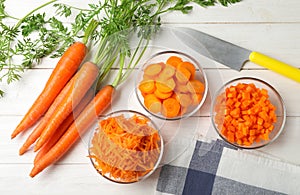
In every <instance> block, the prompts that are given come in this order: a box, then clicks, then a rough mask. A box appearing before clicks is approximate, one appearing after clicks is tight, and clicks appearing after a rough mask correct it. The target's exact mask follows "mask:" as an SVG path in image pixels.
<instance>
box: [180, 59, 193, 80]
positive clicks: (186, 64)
mask: <svg viewBox="0 0 300 195" xmlns="http://www.w3.org/2000/svg"><path fill="white" fill-rule="evenodd" d="M181 67H183V68H185V69H187V70H188V71H189V72H190V73H191V79H195V74H196V68H195V66H194V64H192V63H191V62H187V61H184V62H181V63H179V64H178V67H177V68H178V69H179V70H180V69H181Z"/></svg>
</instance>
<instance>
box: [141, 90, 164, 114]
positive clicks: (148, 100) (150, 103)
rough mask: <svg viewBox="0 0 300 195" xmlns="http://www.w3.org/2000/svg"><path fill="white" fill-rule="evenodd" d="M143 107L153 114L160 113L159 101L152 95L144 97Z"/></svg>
mask: <svg viewBox="0 0 300 195" xmlns="http://www.w3.org/2000/svg"><path fill="white" fill-rule="evenodd" d="M144 105H145V106H146V108H147V109H148V110H149V111H151V112H153V113H159V112H160V111H161V101H160V100H159V99H158V98H157V97H156V96H155V95H154V94H148V95H146V96H145V98H144Z"/></svg>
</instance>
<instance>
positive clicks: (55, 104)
mask: <svg viewBox="0 0 300 195" xmlns="http://www.w3.org/2000/svg"><path fill="white" fill-rule="evenodd" d="M75 79H76V78H75V76H74V77H72V79H71V80H70V81H69V82H68V83H67V84H66V86H65V87H64V88H63V90H62V91H61V92H60V93H59V95H58V96H57V97H56V98H55V100H54V102H53V103H52V104H51V106H50V107H49V109H48V110H47V112H46V114H45V116H44V117H43V118H42V120H41V121H40V123H39V124H38V126H37V127H36V128H35V129H34V130H33V131H32V132H31V134H30V135H29V136H28V138H27V139H26V141H25V143H24V144H23V145H22V147H21V148H20V150H19V154H20V155H22V154H24V153H25V152H26V150H27V149H28V148H29V147H30V146H31V145H32V144H33V143H34V142H35V141H36V140H37V139H38V138H39V137H40V135H41V133H42V132H43V130H44V128H45V127H46V126H47V124H48V122H49V120H50V118H51V116H52V114H53V113H54V112H55V110H56V108H57V107H58V106H59V105H60V104H61V102H62V101H63V99H64V98H65V96H66V95H67V93H68V91H69V90H70V89H71V87H72V86H73V84H74V81H75Z"/></svg>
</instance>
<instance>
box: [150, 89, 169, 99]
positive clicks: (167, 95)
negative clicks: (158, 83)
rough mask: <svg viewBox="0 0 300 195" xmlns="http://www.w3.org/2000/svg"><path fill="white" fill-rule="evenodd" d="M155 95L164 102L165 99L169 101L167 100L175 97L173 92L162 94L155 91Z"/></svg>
mask: <svg viewBox="0 0 300 195" xmlns="http://www.w3.org/2000/svg"><path fill="white" fill-rule="evenodd" d="M154 95H155V96H156V97H158V98H159V99H162V100H164V99H167V98H169V97H171V96H172V95H173V91H171V92H168V93H162V92H160V91H159V90H155V91H154Z"/></svg>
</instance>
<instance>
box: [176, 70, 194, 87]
mask: <svg viewBox="0 0 300 195" xmlns="http://www.w3.org/2000/svg"><path fill="white" fill-rule="evenodd" d="M175 75H176V80H177V81H178V82H179V83H187V82H188V81H189V80H190V77H191V73H190V71H189V70H188V69H186V68H185V67H178V68H177V71H176V74H175Z"/></svg>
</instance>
